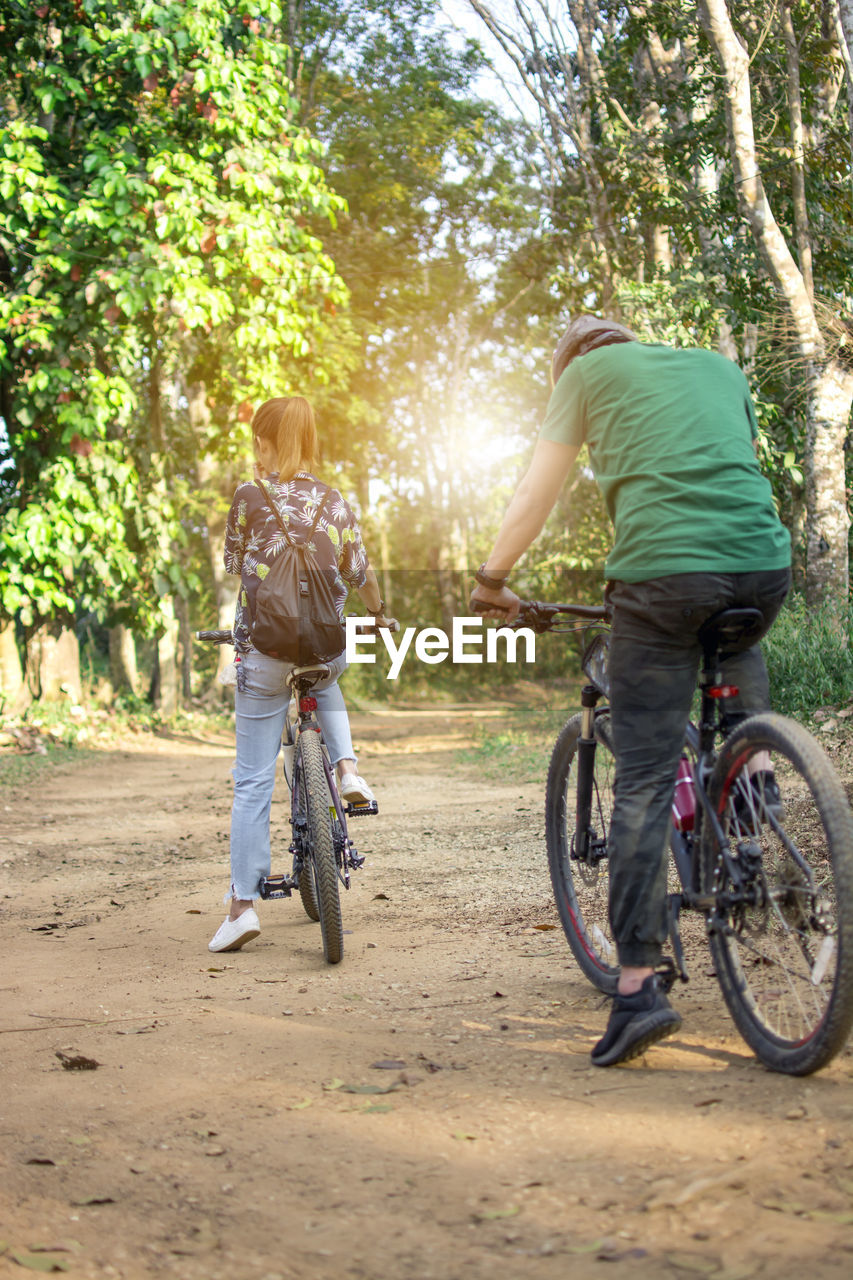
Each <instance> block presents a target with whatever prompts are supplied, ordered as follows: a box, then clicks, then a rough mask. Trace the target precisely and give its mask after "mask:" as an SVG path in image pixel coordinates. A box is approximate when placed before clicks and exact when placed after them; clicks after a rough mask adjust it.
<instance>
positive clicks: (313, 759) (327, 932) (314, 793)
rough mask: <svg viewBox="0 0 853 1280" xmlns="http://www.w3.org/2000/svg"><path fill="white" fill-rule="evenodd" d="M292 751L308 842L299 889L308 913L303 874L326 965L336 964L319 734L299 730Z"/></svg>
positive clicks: (338, 938) (340, 942)
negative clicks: (295, 757) (295, 754)
mask: <svg viewBox="0 0 853 1280" xmlns="http://www.w3.org/2000/svg"><path fill="white" fill-rule="evenodd" d="M296 750H297V752H298V753H299V768H298V770H297V773H298V775H299V778H300V787H301V788H302V792H301V799H302V801H303V803H304V805H305V813H306V817H307V820H308V844H309V849H308V859H307V862H308V865H307V867H306V868H305V870H304V871H303V873H302V876H300V882H299V892H300V895H301V897H302V901H303V904H305V910H306V911H307V912H308V915H309V916H310V915H311V912H310V910H309V907H308V903H306V900H305V899H306V895H305V894H304V893H303V891H302V878H303V877H304V876H306V875H307V876H308V877H309V878H310V884H311V889H312V891H313V902H314V903H316V907H317V911H318V914H319V917H320V930H321V933H322V935H323V955H324V956H325V957H326V960H327V961H328V963H329V964H338V963H339V962H340V960H341V959H342V958H343V954H344V930H343V920H342V917H341V899H340V894H339V892H338V869H337V866H336V864H335V848H334V842H333V839H332V821H331V816H330V811H329V786H328V783H327V781H326V771H325V769H324V768H323V749H322V747H321V745H320V737H319V734H317V733H314V732H312V731H311V730H310V729H309V730H306V731H304V732H303V733H301V734H300V735H299V742H298V743H297V747H296ZM310 901H311V899H309V902H310Z"/></svg>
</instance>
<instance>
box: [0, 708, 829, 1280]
mask: <svg viewBox="0 0 853 1280" xmlns="http://www.w3.org/2000/svg"><path fill="white" fill-rule="evenodd" d="M470 714H471V713H470V712H467V713H466V712H463V711H461V710H458V711H456V712H454V711H453V710H452V709H447V710H446V711H442V712H441V713H440V716H439V722H440V724H441V726H442V728H444V729H446V730H447V733H448V736H447V737H444V738H429V737H428V736H427V732H428V726H430V725H432V730H433V732H434V729H435V721H434V718H433V719H431V718H430V717H428V716H427V715H426V714H425V713H424V714H422V715H420V716H418V715H416V714H409V715H403V714H398V715H392V714H383V715H382V716H381V717H370V718H362V719H361V720H360V721H359V720H357V721H356V729H357V731H358V734H359V736H360V739H361V746H362V749H363V751H364V758H365V762H366V763H368V762H369V776H370V778H371V780H372V781H374V782H375V784H376V789H377V792H378V793H379V797H380V804H381V809H382V812H381V814H380V816H379V818H378V819H374V820H372V822H370V823H368V822H364V823H363V825H362V826H361V827H358V828H357V829H356V832H355V833H354V834H356V838H357V841H358V843H359V847H360V849H361V851H362V852H364V853H366V854H367V855H368V863H367V865H366V867H365V868H364V869H363V870H362V871H361V872H360V873H359V875H358V877H357V880H356V883H355V885H354V887H353V889H352V890H351V892H350V894H349V895H348V896H347V898H346V899H345V901H344V913H345V916H344V919H345V928H346V929H347V930H348V931H349V932H348V933H347V935H346V937H345V947H346V955H345V958H344V962H343V964H342V965H340V966H338V967H336V968H327V967H326V966H325V965H324V963H323V959H322V952H321V949H320V944H319V930H318V927H317V926H315V925H311V924H310V923H309V922H308V920H307V918H306V917H305V915H304V913H303V911H302V908H301V905H300V904H299V902H298V901H297V900H294V901H291V902H284V903H271V904H267V905H265V906H263V907H262V913H261V914H262V924H263V933H262V934H261V937H260V938H259V939H258V940H257V942H255V943H252V944H250V945H249V946H248V947H247V948H246V950H245V951H243V952H240V953H235V954H232V955H226V956H220V957H213V956H210V954H209V953H208V951H207V949H206V944H207V941H208V938H209V937H210V936H211V934H212V933H213V931H214V929H215V928H216V926H217V925H218V923H219V922H220V920H221V918H222V915H223V914H224V913H223V909H222V908H221V906H220V905H219V902H220V896H221V893H222V891H223V890H224V887H225V884H226V880H227V870H226V869H227V826H228V812H229V806H230V777H229V772H228V770H229V762H230V754H231V753H230V748H229V746H228V744H227V742H226V741H225V740H222V741H208V742H198V741H180V740H171V741H170V740H166V739H159V740H153V741H152V740H150V739H149V740H146V741H145V742H144V743H141V740H140V741H138V742H137V745H136V746H135V747H134V748H133V749H132V750H128V751H126V752H116V753H103V755H99V756H98V757H96V758H95V763H90V764H86V765H81V764H78V765H75V766H73V767H69V766H63V767H60V768H58V769H56V770H51V771H50V772H49V774H48V775H47V776H46V779H45V781H44V783H43V786H42V787H41V790H40V793H39V795H38V796H34V795H32V794H27V793H26V791H25V790H24V789H23V788H17V789H15V790H13V791H11V792H9V791H7V793H6V794H5V795H4V796H3V797H2V799H0V812H2V818H3V822H2V827H0V876H1V877H2V879H0V894H2V897H0V931H2V955H3V969H2V978H0V987H2V992H3V1003H2V1013H0V1053H2V1094H0V1135H2V1143H0V1250H2V1256H0V1276H7V1275H8V1276H12V1275H20V1274H21V1270H20V1263H22V1262H23V1263H24V1264H25V1265H26V1266H33V1267H38V1266H39V1264H41V1267H42V1269H45V1268H46V1267H47V1266H48V1264H49V1260H50V1259H51V1258H53V1259H55V1260H56V1265H57V1266H62V1267H63V1268H67V1269H68V1272H69V1274H70V1275H72V1276H79V1277H92V1278H94V1277H98V1280H100V1278H101V1277H108V1276H121V1277H131V1278H132V1277H142V1276H154V1275H159V1274H160V1273H161V1272H166V1271H168V1272H170V1273H171V1274H177V1275H180V1276H181V1277H186V1278H187V1280H195V1278H196V1277H198V1278H199V1280H200V1278H201V1277H204V1280H216V1278H217V1277H223V1280H224V1278H225V1277H227V1278H228V1280H278V1278H287V1280H290V1278H291V1277H293V1278H298V1280H308V1278H311V1280H315V1278H316V1280H326V1278H327V1277H328V1278H329V1280H331V1277H335V1278H341V1277H346V1278H350V1277H351V1278H353V1280H355V1278H359V1280H362V1278H363V1280H379V1278H380V1277H381V1278H382V1280H430V1278H432V1277H435V1280H481V1278H482V1280H486V1278H488V1280H491V1277H493V1276H494V1275H495V1274H496V1273H497V1272H499V1273H500V1274H501V1275H504V1276H508V1277H509V1278H510V1280H513V1278H514V1277H525V1278H527V1277H529V1278H530V1280H540V1278H541V1280H552V1278H554V1280H556V1278H557V1277H564V1276H566V1275H567V1274H569V1275H571V1276H572V1277H573V1278H575V1277H577V1278H579V1280H586V1278H587V1277H591V1276H606V1277H620V1276H628V1275H630V1276H631V1277H632V1280H634V1278H636V1280H647V1278H648V1280H651V1278H652V1277H659V1276H661V1275H664V1276H674V1277H678V1276H685V1277H688V1276H695V1275H707V1276H715V1277H719V1278H720V1280H723V1277H727V1278H728V1280H739V1278H741V1277H744V1278H745V1277H751V1276H767V1277H770V1276H773V1277H780V1276H781V1277H789V1276H790V1277H795V1276H796V1277H800V1276H802V1275H803V1274H804V1273H805V1272H806V1271H807V1272H808V1274H809V1277H810V1280H824V1278H826V1280H829V1277H838V1278H839V1280H840V1278H841V1277H844V1278H845V1280H846V1278H847V1277H849V1276H850V1275H851V1273H853V1143H851V1137H853V1056H851V1053H850V1051H849V1050H848V1052H847V1054H846V1055H845V1056H844V1057H843V1058H841V1059H840V1060H838V1061H836V1063H834V1064H833V1065H832V1066H831V1067H830V1068H829V1069H828V1070H826V1071H825V1072H823V1073H821V1074H820V1075H819V1076H817V1077H814V1078H812V1079H810V1080H807V1081H798V1080H792V1079H788V1078H785V1077H779V1076H774V1075H771V1074H769V1073H767V1072H766V1071H764V1070H763V1069H762V1068H761V1067H759V1066H758V1065H757V1064H756V1063H755V1062H754V1061H753V1060H752V1058H751V1057H750V1055H749V1053H748V1051H747V1049H746V1047H745V1046H744V1045H743V1043H742V1042H741V1041H740V1039H739V1038H738V1036H737V1034H736V1033H735V1031H734V1028H733V1027H732V1025H731V1023H730V1021H729V1019H728V1016H727V1014H726V1012H725V1010H724V1008H723V1007H722V1004H721V1002H720V999H719V997H718V995H717V992H716V987H715V986H714V984H713V982H712V981H711V980H710V978H709V977H708V974H707V969H708V968H709V965H708V964H707V963H705V964H704V965H702V964H700V965H699V966H698V967H697V972H696V974H695V978H694V980H693V981H691V983H690V984H689V986H688V987H687V988H683V989H681V990H680V991H677V992H676V998H677V1002H678V1005H679V1008H680V1009H681V1011H682V1012H683V1014H684V1015H685V1021H684V1027H683V1029H682V1032H681V1033H680V1034H679V1035H678V1037H677V1038H676V1039H675V1040H673V1041H671V1042H670V1043H669V1044H668V1045H667V1046H659V1047H657V1048H655V1049H653V1050H652V1051H650V1052H649V1053H648V1055H647V1056H646V1057H645V1058H644V1059H642V1060H640V1061H639V1062H637V1063H634V1064H631V1065H630V1066H627V1067H624V1068H619V1069H615V1070H612V1071H606V1072H605V1071H596V1070H594V1069H593V1068H591V1067H590V1066H589V1057H588V1054H589V1049H590V1046H591V1045H592V1043H594V1041H595V1039H596V1038H597V1036H598V1034H600V1030H601V1028H602V1026H603V1024H604V1021H605V1016H606V1011H605V1010H604V1009H603V1008H602V1007H601V1006H600V1002H599V999H598V997H597V996H596V995H595V994H594V993H593V992H592V991H591V990H590V988H589V987H588V986H587V985H586V983H585V982H584V981H583V979H582V978H581V977H580V976H579V974H578V973H577V971H576V969H575V968H574V967H573V965H572V964H571V962H570V959H569V956H568V953H567V950H566V947H565V943H564V942H563V940H562V934H561V933H560V932H559V931H558V930H556V929H554V928H553V926H554V925H555V923H556V916H555V913H554V910H553V908H552V905H551V902H550V897H549V886H548V883H547V872H546V870H545V864H544V858H543V838H542V836H543V819H542V812H541V811H542V794H541V791H542V788H541V786H533V785H531V786H525V787H522V788H518V787H516V786H514V785H499V784H498V783H495V782H487V783H480V782H478V779H477V776H476V774H475V773H474V772H473V771H472V769H471V768H470V767H467V766H461V765H460V764H459V763H458V760H457V759H456V757H455V756H454V754H453V751H452V749H451V748H452V747H453V746H455V745H458V743H459V742H460V741H461V740H462V739H463V738H464V736H465V734H466V733H467V732H468V731H469V729H470ZM284 819H285V812H284V806H283V804H282V803H281V802H280V801H279V803H277V805H276V807H275V816H274V824H273V825H274V830H275V831H277V832H278V833H279V834H282V833H283V832H284V829H285V821H284ZM543 926H544V927H543ZM58 1053H62V1054H65V1055H67V1056H74V1055H83V1056H85V1057H87V1058H90V1059H94V1060H95V1061H97V1063H98V1064H99V1066H98V1068H97V1069H96V1070H68V1069H63V1065H62V1064H61V1061H60V1059H59V1058H58V1057H57V1054H58ZM45 1250H47V1251H48V1252H45ZM16 1259H17V1260H16Z"/></svg>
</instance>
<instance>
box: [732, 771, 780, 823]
mask: <svg viewBox="0 0 853 1280" xmlns="http://www.w3.org/2000/svg"><path fill="white" fill-rule="evenodd" d="M749 784H750V790H751V792H752V794H751V795H749V794H747V793H746V792H744V791H743V790H742V789H740V788H739V789H738V791H737V793H736V794H735V802H734V803H735V817H736V818H737V820H738V823H739V824H740V826H741V828H742V830H743V831H745V832H747V833H748V834H749V835H753V836H757V835H758V834H759V832H760V830H761V825H762V823H765V822H767V821H768V819H770V818H775V820H776V821H777V822H781V821H782V814H783V808H782V796H781V793H780V791H779V784H778V782H777V781H776V778H775V776H774V775H773V773H772V772H771V771H770V770H769V769H759V770H758V772H757V773H754V774H753V775H752V777H751V778H750V780H749Z"/></svg>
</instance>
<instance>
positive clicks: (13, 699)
mask: <svg viewBox="0 0 853 1280" xmlns="http://www.w3.org/2000/svg"><path fill="white" fill-rule="evenodd" d="M29 700H30V693H29V690H28V689H27V686H26V683H25V681H24V671H23V668H22V666H21V655H20V653H19V652H18V642H17V640H16V639H15V624H14V622H4V623H2V624H0V712H9V711H12V712H14V711H21V710H22V709H23V708H24V707H25V706H26V705H27V703H28V702H29Z"/></svg>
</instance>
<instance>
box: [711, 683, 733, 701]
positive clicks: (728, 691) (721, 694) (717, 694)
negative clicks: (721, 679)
mask: <svg viewBox="0 0 853 1280" xmlns="http://www.w3.org/2000/svg"><path fill="white" fill-rule="evenodd" d="M739 693H740V689H739V688H738V687H737V685H736V684H715V685H712V686H711V688H710V689H709V690H708V697H709V698H736V697H737V695H738V694H739Z"/></svg>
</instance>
